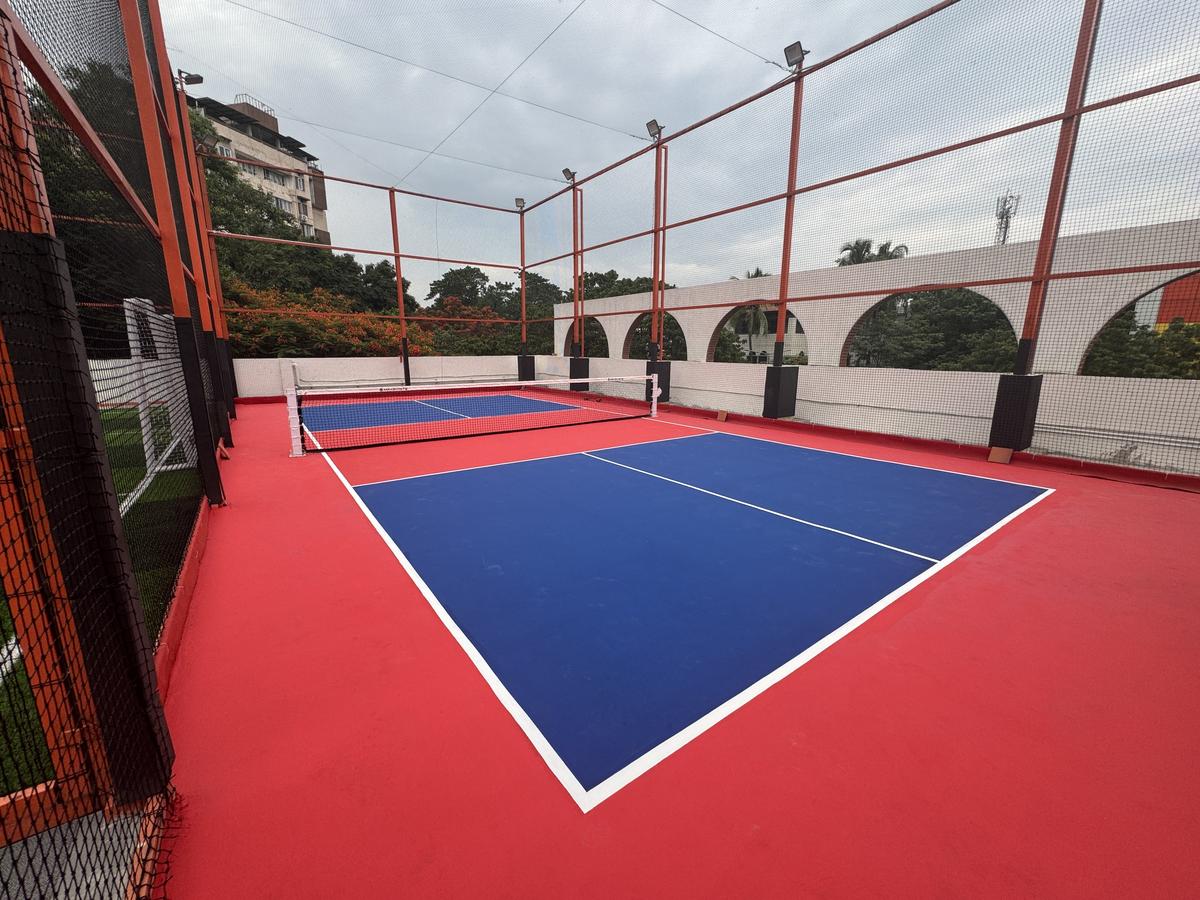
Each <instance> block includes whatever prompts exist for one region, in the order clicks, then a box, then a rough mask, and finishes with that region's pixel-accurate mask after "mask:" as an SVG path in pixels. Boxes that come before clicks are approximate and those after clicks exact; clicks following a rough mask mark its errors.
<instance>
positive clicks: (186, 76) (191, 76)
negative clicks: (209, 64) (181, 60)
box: [176, 69, 204, 84]
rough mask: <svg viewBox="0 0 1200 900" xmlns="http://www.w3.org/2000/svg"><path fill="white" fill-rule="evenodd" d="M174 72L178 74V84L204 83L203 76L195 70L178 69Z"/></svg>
mask: <svg viewBox="0 0 1200 900" xmlns="http://www.w3.org/2000/svg"><path fill="white" fill-rule="evenodd" d="M176 74H177V75H178V76H179V83H180V84H204V76H203V75H197V74H196V73H195V72H185V71H183V69H179V70H178V71H177V72H176Z"/></svg>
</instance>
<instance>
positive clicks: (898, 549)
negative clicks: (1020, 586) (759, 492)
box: [583, 448, 941, 563]
mask: <svg viewBox="0 0 1200 900" xmlns="http://www.w3.org/2000/svg"><path fill="white" fill-rule="evenodd" d="M610 449H611V448H610ZM600 452H603V451H600ZM583 456H589V457H591V458H592V459H595V460H598V461H599V462H603V463H608V464H609V465H610V466H620V467H621V468H622V469H628V470H629V471H630V472H640V473H641V474H643V475H649V476H650V477H651V478H657V479H659V480H660V481H668V482H670V483H671V484H677V485H679V486H680V487H685V488H690V489H691V490H693V491H699V492H700V493H701V494H708V496H710V497H717V498H718V499H720V500H728V501H729V502H730V503H736V504H737V505H738V506H745V507H748V508H750V509H756V510H758V511H759V512H764V513H767V514H768V515H772V516H779V518H781V519H787V520H788V521H789V522H798V523H799V524H801V525H807V526H809V527H810V528H819V529H821V530H822V531H829V532H832V533H833V534H840V535H841V536H842V537H848V538H852V539H853V540H856V541H862V542H863V543H864V544H874V545H875V546H876V547H882V548H883V549H884V550H892V551H894V552H895V553H903V554H904V555H905V556H915V557H916V558H917V559H923V560H926V561H928V562H931V563H936V562H941V560H939V559H938V558H937V557H934V556H926V555H925V554H923V553H914V552H913V551H912V550H905V549H904V548H903V547H894V546H892V545H891V544H885V543H883V542H882V541H873V540H871V539H870V538H868V537H863V536H862V535H861V534H855V533H854V532H852V531H842V530H841V529H840V528H831V527H829V526H828V525H822V524H821V523H819V522H810V521H809V520H808V519H798V518H796V516H789V515H788V514H787V513H781V512H779V511H778V510H775V509H767V507H765V506H758V505H756V504H754V503H747V502H746V501H745V500H739V499H737V498H736V497H728V496H726V495H725V494H718V493H717V492H716V491H710V490H708V489H706V488H702V487H697V486H696V485H694V484H688V483H687V482H686V481H676V480H675V479H674V478H668V477H667V476H666V475H659V474H657V473H655V472H647V471H646V470H645V469H639V468H637V467H636V466H627V465H625V463H619V462H615V461H614V460H611V459H605V458H604V457H603V456H596V455H595V454H593V453H589V452H587V451H585V452H584V453H583Z"/></svg>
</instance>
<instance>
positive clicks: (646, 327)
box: [621, 313, 687, 360]
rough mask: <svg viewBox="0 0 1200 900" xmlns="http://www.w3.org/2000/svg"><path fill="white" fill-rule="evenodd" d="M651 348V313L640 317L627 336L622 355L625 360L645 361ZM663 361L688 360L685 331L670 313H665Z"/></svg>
mask: <svg viewBox="0 0 1200 900" xmlns="http://www.w3.org/2000/svg"><path fill="white" fill-rule="evenodd" d="M649 346H650V313H642V314H641V315H640V316H638V317H637V318H636V319H635V320H634V322H633V325H632V326H630V328H629V333H628V334H627V335H625V347H624V349H623V351H622V353H621V356H622V357H623V358H624V359H645V358H646V353H647V350H648V348H649ZM662 351H663V359H675V360H685V359H687V341H686V340H684V337H683V329H682V328H680V327H679V322H678V321H676V319H675V317H674V316H673V315H671V314H670V313H663V342H662Z"/></svg>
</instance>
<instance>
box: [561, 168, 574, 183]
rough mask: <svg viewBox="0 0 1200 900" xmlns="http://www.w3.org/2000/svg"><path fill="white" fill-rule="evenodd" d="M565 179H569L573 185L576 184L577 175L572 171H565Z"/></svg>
mask: <svg viewBox="0 0 1200 900" xmlns="http://www.w3.org/2000/svg"><path fill="white" fill-rule="evenodd" d="M563 178H565V179H567V181H569V182H571V183H572V184H574V183H575V173H574V172H572V171H571V170H570V169H563Z"/></svg>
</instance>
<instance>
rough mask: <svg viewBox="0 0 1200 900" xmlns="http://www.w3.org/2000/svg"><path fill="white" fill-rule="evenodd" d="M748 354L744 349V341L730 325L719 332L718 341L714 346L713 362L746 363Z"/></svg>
mask: <svg viewBox="0 0 1200 900" xmlns="http://www.w3.org/2000/svg"><path fill="white" fill-rule="evenodd" d="M745 361H746V354H745V353H744V352H743V351H742V342H741V341H739V340H738V336H737V335H736V334H735V333H734V331H733V329H732V328H730V327H729V326H728V325H725V326H723V327H722V328H721V329H720V330H719V331H718V332H717V343H716V346H715V347H713V362H732V363H744V362H745Z"/></svg>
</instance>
